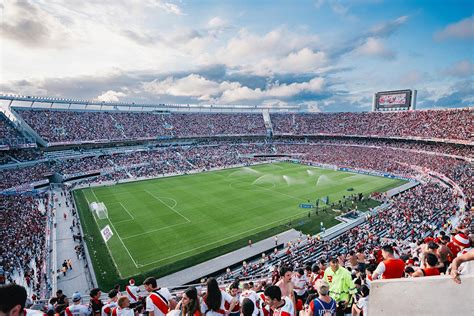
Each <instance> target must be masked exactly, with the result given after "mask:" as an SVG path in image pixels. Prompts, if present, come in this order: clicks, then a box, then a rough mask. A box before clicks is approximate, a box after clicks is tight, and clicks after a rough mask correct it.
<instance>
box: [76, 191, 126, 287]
mask: <svg viewBox="0 0 474 316" xmlns="http://www.w3.org/2000/svg"><path fill="white" fill-rule="evenodd" d="M90 189H91V191H92V188H90ZM92 193H93V194H94V195H95V193H94V191H92ZM83 194H84V197H85V198H86V202H87V205H88V206H89V204H90V202H89V199H88V198H87V195H86V193H85V192H84V193H83ZM96 199H97V196H96ZM92 217H93V218H94V221H95V224H96V225H97V228H99V231H100V226H99V222H97V218H95V214H94V213H92ZM105 248H107V251H108V252H109V256H110V258H112V262H113V263H114V266H115V269H116V270H117V272H118V274H119V277H120V278H121V279H123V276H122V272H120V269H119V268H118V265H117V262H115V259H114V256H112V252H111V251H110V248H109V246H108V245H107V243H106V242H105ZM89 255H91V254H89ZM94 256H95V255H94Z"/></svg>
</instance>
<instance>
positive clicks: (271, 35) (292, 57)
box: [213, 27, 326, 76]
mask: <svg viewBox="0 0 474 316" xmlns="http://www.w3.org/2000/svg"><path fill="white" fill-rule="evenodd" d="M319 45H320V40H319V37H317V36H315V35H305V34H297V33H294V32H291V31H289V30H288V29H287V28H284V27H280V28H277V29H274V30H272V31H270V32H268V33H266V34H263V35H258V34H253V33H250V32H248V31H247V30H246V29H241V30H240V31H239V33H238V34H237V36H235V37H232V38H231V39H229V41H228V42H227V44H226V45H225V46H223V47H221V48H220V49H218V50H217V51H216V53H215V54H214V56H213V59H214V63H221V64H224V65H226V66H227V67H228V68H230V69H232V70H233V71H236V72H241V73H249V74H253V75H260V76H268V75H272V74H275V73H279V72H283V73H291V72H293V71H295V70H297V71H299V70H300V69H301V68H306V69H307V70H308V72H313V71H315V68H317V66H319V65H321V64H323V63H324V62H325V60H326V55H325V53H324V52H320V51H318V49H317V47H318V46H319ZM308 62H309V63H310V64H308Z"/></svg>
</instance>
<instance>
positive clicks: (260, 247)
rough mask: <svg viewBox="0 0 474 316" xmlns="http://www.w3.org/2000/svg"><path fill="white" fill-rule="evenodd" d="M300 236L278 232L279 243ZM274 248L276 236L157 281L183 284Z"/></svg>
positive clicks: (288, 232)
mask: <svg viewBox="0 0 474 316" xmlns="http://www.w3.org/2000/svg"><path fill="white" fill-rule="evenodd" d="M298 237H300V232H298V231H296V230H294V229H290V230H288V231H286V232H283V233H281V234H278V245H281V244H286V243H288V242H289V241H295V240H297V239H298ZM274 248H275V238H274V236H272V237H270V238H267V239H264V240H261V241H259V242H256V243H254V244H252V247H249V246H247V247H243V248H241V249H238V250H235V251H232V252H229V253H228V254H225V255H222V256H220V257H217V258H214V259H211V260H209V261H206V262H203V263H200V264H197V265H195V266H193V267H190V268H187V269H184V270H181V271H179V272H176V273H173V274H170V275H167V276H165V277H162V278H160V279H158V280H157V282H158V285H159V286H162V287H175V286H179V285H183V284H186V283H189V282H192V281H194V280H197V279H200V278H202V277H206V276H208V275H210V274H212V273H215V272H216V271H219V270H222V269H225V268H227V267H230V266H231V265H233V264H236V263H239V262H242V261H243V260H246V259H247V258H250V257H253V256H256V255H258V254H260V253H262V252H272V251H273V249H274Z"/></svg>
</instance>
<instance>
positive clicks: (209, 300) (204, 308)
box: [201, 278, 237, 316]
mask: <svg viewBox="0 0 474 316" xmlns="http://www.w3.org/2000/svg"><path fill="white" fill-rule="evenodd" d="M226 302H227V303H228V304H229V308H228V309H226V308H225V305H226V304H225V303H226ZM236 304H237V300H236V299H235V298H233V297H232V296H230V295H229V293H227V292H225V291H221V289H220V288H219V285H218V284H217V280H216V279H215V278H209V279H208V280H207V292H206V294H205V295H204V299H203V302H202V305H201V312H202V314H204V315H205V316H222V315H225V314H226V311H229V310H232V309H233V308H234V306H235V305H236Z"/></svg>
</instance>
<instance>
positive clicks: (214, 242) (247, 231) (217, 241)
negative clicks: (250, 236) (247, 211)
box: [140, 211, 306, 267]
mask: <svg viewBox="0 0 474 316" xmlns="http://www.w3.org/2000/svg"><path fill="white" fill-rule="evenodd" d="M305 213H306V211H305ZM301 214H303V213H300V214H297V215H292V216H289V217H286V218H283V219H279V220H276V221H273V222H270V223H268V224H265V225H261V226H259V227H256V228H252V229H249V230H246V231H243V232H240V233H238V234H235V235H232V236H229V237H226V238H222V239H219V240H216V241H213V242H211V243H208V244H205V245H202V246H199V247H194V248H193V249H189V250H186V251H183V252H180V253H177V254H175V255H172V256H169V257H166V258H162V259H160V260H155V261H152V262H148V263H144V264H140V266H141V267H145V266H149V265H151V264H154V263H158V262H161V261H164V260H168V259H171V258H174V257H177V256H180V255H183V254H185V253H188V252H191V251H194V250H196V249H200V248H204V247H207V246H209V245H213V244H217V243H220V242H221V241H224V240H227V239H231V238H235V237H237V236H240V235H243V234H247V233H249V232H251V231H254V230H256V229H259V228H262V227H265V226H270V225H273V224H275V223H278V222H284V221H286V220H288V219H290V218H292V217H295V216H298V215H301Z"/></svg>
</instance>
